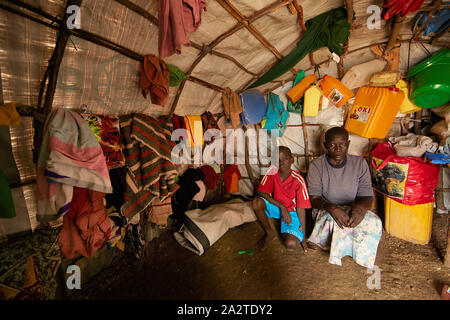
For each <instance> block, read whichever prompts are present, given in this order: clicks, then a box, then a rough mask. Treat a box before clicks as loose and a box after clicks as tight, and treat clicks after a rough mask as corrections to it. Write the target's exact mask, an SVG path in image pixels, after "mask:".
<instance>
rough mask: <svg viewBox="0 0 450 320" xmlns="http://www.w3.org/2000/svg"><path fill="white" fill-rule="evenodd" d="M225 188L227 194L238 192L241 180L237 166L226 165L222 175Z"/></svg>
mask: <svg viewBox="0 0 450 320" xmlns="http://www.w3.org/2000/svg"><path fill="white" fill-rule="evenodd" d="M223 175H224V177H223V178H224V180H225V187H226V190H227V192H228V193H234V192H238V191H239V180H240V179H241V178H242V176H241V173H240V172H239V168H238V166H237V165H229V164H228V165H226V166H225V171H224V173H223Z"/></svg>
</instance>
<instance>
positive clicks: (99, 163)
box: [36, 108, 112, 223]
mask: <svg viewBox="0 0 450 320" xmlns="http://www.w3.org/2000/svg"><path fill="white" fill-rule="evenodd" d="M36 180H37V190H38V196H37V219H38V221H41V222H44V223H46V222H50V221H53V220H57V219H58V218H59V217H61V216H62V215H64V214H66V213H67V212H68V211H69V209H70V206H71V201H72V194H73V187H80V188H86V189H90V190H95V191H98V192H102V193H111V192H112V186H111V181H110V178H109V173H108V168H107V166H106V161H105V157H104V155H103V151H102V148H101V147H100V145H99V143H98V141H97V139H96V137H95V136H94V134H93V133H92V131H91V129H90V128H89V126H88V125H87V123H86V121H85V120H84V119H83V118H81V116H80V115H79V114H78V113H76V112H74V111H71V110H65V109H61V108H57V109H54V110H52V111H51V112H50V113H49V115H48V117H47V120H46V122H45V124H44V129H43V137H42V143H41V147H40V153H39V159H38V163H37V174H36Z"/></svg>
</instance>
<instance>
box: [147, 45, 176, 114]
mask: <svg viewBox="0 0 450 320" xmlns="http://www.w3.org/2000/svg"><path fill="white" fill-rule="evenodd" d="M169 76H170V72H169V69H168V68H167V65H166V63H165V62H164V61H163V60H160V59H159V58H158V57H157V56H155V55H152V54H150V55H147V56H145V57H144V61H143V62H142V65H141V88H142V95H143V96H144V98H147V94H148V93H150V98H151V101H152V103H153V104H159V105H161V106H164V105H166V103H167V100H168V97H169Z"/></svg>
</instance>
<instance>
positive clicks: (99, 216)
mask: <svg viewBox="0 0 450 320" xmlns="http://www.w3.org/2000/svg"><path fill="white" fill-rule="evenodd" d="M104 196H105V194H104V193H102V192H98V191H93V190H88V189H84V188H77V187H75V188H74V190H73V199H72V205H71V207H70V209H69V212H68V213H67V214H66V215H65V216H64V223H63V227H62V229H61V231H60V233H59V246H60V249H61V253H62V255H63V256H64V257H66V258H68V259H72V258H74V257H75V256H76V255H77V254H82V255H83V256H85V257H90V256H92V255H93V254H94V253H95V251H97V250H98V249H100V248H101V247H102V246H103V243H104V242H105V241H107V240H108V239H109V236H110V232H111V224H110V222H109V218H108V214H107V212H106V209H105V206H104V205H103V198H104Z"/></svg>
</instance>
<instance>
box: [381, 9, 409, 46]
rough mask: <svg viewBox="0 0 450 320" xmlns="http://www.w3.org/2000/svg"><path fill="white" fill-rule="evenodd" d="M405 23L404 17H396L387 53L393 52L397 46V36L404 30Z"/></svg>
mask: <svg viewBox="0 0 450 320" xmlns="http://www.w3.org/2000/svg"><path fill="white" fill-rule="evenodd" d="M404 21H405V17H402V16H400V15H396V16H395V17H394V21H393V22H392V23H393V26H392V31H391V36H390V37H389V41H388V44H387V46H386V49H385V52H387V51H389V50H391V49H392V48H393V47H394V46H395V43H396V42H397V36H398V34H399V32H400V30H401V28H402V25H403V22H404Z"/></svg>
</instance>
